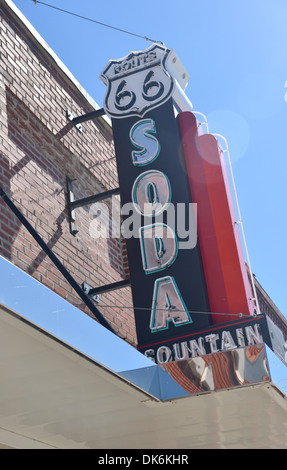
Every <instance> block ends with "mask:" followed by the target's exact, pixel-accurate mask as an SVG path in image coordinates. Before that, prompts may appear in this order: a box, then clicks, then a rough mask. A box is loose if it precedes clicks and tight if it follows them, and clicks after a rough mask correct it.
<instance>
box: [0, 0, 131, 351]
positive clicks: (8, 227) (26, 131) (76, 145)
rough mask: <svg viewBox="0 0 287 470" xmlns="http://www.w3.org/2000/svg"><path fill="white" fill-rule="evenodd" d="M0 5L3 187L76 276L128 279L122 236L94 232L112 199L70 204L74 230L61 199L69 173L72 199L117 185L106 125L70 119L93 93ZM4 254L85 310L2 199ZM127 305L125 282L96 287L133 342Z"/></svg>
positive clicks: (0, 244) (95, 280)
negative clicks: (105, 290)
mask: <svg viewBox="0 0 287 470" xmlns="http://www.w3.org/2000/svg"><path fill="white" fill-rule="evenodd" d="M0 5H1V30H0V40H1V44H0V46H1V61H0V163H1V166H0V184H1V187H2V188H3V189H4V190H5V191H6V192H7V194H8V195H9V196H10V197H11V199H12V200H13V202H14V203H15V204H16V205H17V207H18V208H19V209H20V210H21V211H22V213H23V214H24V215H25V217H26V218H27V219H28V220H29V222H30V223H31V224H32V225H33V227H34V228H35V229H36V230H37V231H38V233H39V234H40V236H41V237H42V238H43V239H44V241H45V242H46V243H47V244H48V246H49V247H50V248H51V249H52V250H53V251H54V253H55V254H56V255H57V256H58V258H59V259H60V260H61V261H62V262H63V264H64V266H65V267H66V268H67V269H68V270H69V271H70V273H71V274H72V276H73V277H74V278H75V279H76V281H77V282H78V283H79V284H81V283H82V282H83V281H85V282H87V283H88V284H89V285H90V286H91V287H98V286H100V285H104V284H109V283H111V282H115V281H119V280H122V279H125V278H127V277H128V276H129V273H128V266H127V257H126V248H125V243H124V240H123V239H121V238H110V237H109V238H106V237H103V236H102V237H98V235H99V233H103V230H102V228H103V226H104V227H109V229H111V201H110V200H105V201H104V203H100V204H93V205H89V206H85V207H82V208H78V209H76V211H75V213H76V228H77V230H78V233H77V234H76V236H73V235H72V234H71V233H70V230H69V216H68V211H67V204H66V177H67V176H68V177H69V178H71V179H72V180H73V188H74V191H75V197H76V199H78V198H82V197H86V196H90V195H93V194H96V193H99V192H102V191H106V190H108V189H112V188H116V187H117V186H118V181H117V171H116V166H115V159H114V147H113V140H112V134H111V129H110V128H109V126H108V124H107V123H106V122H105V121H104V120H103V119H102V118H100V119H98V120H94V121H88V122H85V123H83V124H82V132H81V133H80V132H79V131H78V130H77V129H76V128H75V127H73V128H71V126H69V121H68V120H67V116H66V112H67V110H70V111H71V112H72V113H73V114H74V116H79V115H81V114H85V113H87V112H91V111H93V110H94V108H93V106H92V103H91V101H92V100H91V99H89V98H88V97H87V96H86V94H85V93H83V92H82V90H81V89H80V87H78V86H77V84H76V83H75V81H74V80H72V79H70V77H68V76H67V74H66V73H65V71H64V70H63V68H62V67H61V66H59V65H58V64H57V62H56V61H55V60H54V58H53V57H51V55H50V54H49V53H48V52H47V50H45V49H44V48H43V47H42V46H41V43H40V42H39V41H37V40H36V39H35V37H34V36H33V35H32V34H31V33H30V32H29V30H28V29H27V27H26V26H25V25H24V24H23V23H22V22H21V21H20V20H19V18H17V16H16V15H15V14H14V13H13V12H12V11H11V10H10V9H9V8H8V7H7V5H6V4H5V2H4V1H3V0H0ZM99 211H100V212H99ZM100 229H101V230H102V231H101V230H100ZM0 254H1V255H2V256H4V257H5V258H7V259H9V260H10V261H12V262H13V263H14V264H15V265H17V266H18V267H20V268H21V269H23V270H24V271H26V272H27V273H29V274H30V275H32V276H33V277H35V278H36V279H38V280H39V281H40V282H42V283H43V284H45V285H46V286H47V287H49V288H50V289H52V290H53V291H55V292H56V293H57V294H59V295H60V296H62V297H63V298H65V299H66V300H68V301H69V302H71V303H72V304H73V305H76V306H77V307H78V308H80V309H82V310H83V311H85V312H86V313H87V314H89V311H88V309H87V308H86V307H85V306H84V305H83V303H82V301H81V299H80V298H79V297H78V296H77V294H75V292H74V291H73V290H72V288H71V287H70V285H69V284H68V283H67V282H66V281H65V279H64V278H63V276H62V275H61V273H59V271H58V270H57V269H56V268H55V266H54V265H53V263H52V262H51V261H50V259H49V258H48V257H47V256H46V255H45V253H44V252H43V251H42V250H41V249H40V248H39V246H38V245H37V243H36V242H35V241H34V239H33V238H32V237H31V235H30V234H29V233H28V232H27V230H26V229H25V228H24V227H23V226H21V224H20V223H19V222H18V221H17V219H16V218H15V216H14V215H13V213H12V212H11V211H10V209H8V208H7V207H6V205H5V203H4V202H3V201H2V200H1V201H0ZM131 307H132V301H131V292H130V288H125V289H121V290H117V291H114V292H110V293H106V294H102V295H101V297H100V303H99V305H98V308H99V309H100V311H101V312H102V314H103V315H104V316H105V317H106V319H107V320H108V321H109V322H110V324H111V325H112V326H113V328H114V329H115V330H116V331H117V332H118V333H119V335H120V336H121V337H122V338H124V339H126V340H127V341H128V342H129V343H131V344H135V343H136V335H135V325H134V317H133V310H132V308H131Z"/></svg>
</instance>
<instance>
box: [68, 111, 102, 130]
mask: <svg viewBox="0 0 287 470" xmlns="http://www.w3.org/2000/svg"><path fill="white" fill-rule="evenodd" d="M66 114H67V118H68V119H69V121H71V122H72V124H73V125H74V126H75V127H76V128H77V129H78V131H79V132H82V126H81V123H82V122H86V121H91V120H92V119H97V118H99V117H101V116H103V115H104V114H106V112H105V110H104V108H100V109H97V110H95V111H92V112H90V113H86V114H82V115H81V116H76V117H74V115H73V113H72V112H71V111H69V110H68V111H67V112H66Z"/></svg>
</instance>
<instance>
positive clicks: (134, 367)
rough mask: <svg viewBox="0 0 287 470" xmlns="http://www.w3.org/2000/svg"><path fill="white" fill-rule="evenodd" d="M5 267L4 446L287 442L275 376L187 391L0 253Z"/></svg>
mask: <svg viewBox="0 0 287 470" xmlns="http://www.w3.org/2000/svg"><path fill="white" fill-rule="evenodd" d="M0 273H1V274H0V277H1V291H0V303H1V307H0V357H1V359H0V363H1V366H0V367H1V369H0V448H1V447H2V448H18V449H20V448H31V449H37V448H39V449H45V448H60V449H65V448H66V449H76V448H77V449H195V448H200V449H207V448H225V449H227V448H240V449H242V448H286V447H287V413H286V411H287V403H286V397H285V395H284V394H283V393H282V392H281V391H280V390H279V388H278V387H277V386H276V385H275V383H274V382H272V381H268V382H265V383H259V384H255V385H250V386H244V387H238V388H234V389H232V390H224V391H217V392H212V393H207V394H202V395H198V396H195V395H193V396H190V395H188V393H186V392H185V391H184V390H183V389H181V387H179V385H177V384H176V383H175V382H174V381H173V379H171V377H169V376H168V374H166V373H165V372H164V371H163V370H161V368H160V367H159V366H157V365H155V364H153V363H152V362H151V361H150V360H149V359H147V358H145V357H144V356H143V355H141V354H140V353H139V352H138V351H136V350H135V349H134V348H132V347H131V346H129V345H128V344H126V343H125V342H124V341H122V340H121V339H120V338H118V337H117V336H115V335H113V334H112V333H111V332H109V331H108V330H106V329H105V328H104V327H102V326H101V325H99V324H98V323H97V322H96V321H94V320H92V319H91V318H90V317H88V316H87V315H85V314H83V313H82V312H80V311H79V310H77V309H76V308H74V307H73V306H72V305H70V304H68V303H67V302H65V301H64V300H63V299H61V298H60V297H59V296H57V295H56V294H54V293H53V292H52V291H50V290H49V289H47V288H45V287H44V286H43V285H42V284H40V283H38V282H37V281H35V280H34V279H33V278H31V277H30V276H28V275H26V274H25V273H23V272H22V271H20V270H19V269H18V268H16V267H15V266H13V265H12V264H11V263H9V262H7V261H6V260H4V259H3V258H0ZM32 293H33V295H31V294H32ZM285 369H286V368H285ZM123 371H130V372H133V374H130V377H132V376H133V377H134V380H132V381H130V380H128V379H125V378H123V375H125V376H126V377H127V376H128V374H126V373H125V374H123ZM137 377H140V380H138V379H137ZM283 380H285V379H283Z"/></svg>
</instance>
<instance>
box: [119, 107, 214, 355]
mask: <svg viewBox="0 0 287 470" xmlns="http://www.w3.org/2000/svg"><path fill="white" fill-rule="evenodd" d="M112 128H113V135H114V143H115V151H116V157H117V168H118V177H119V187H120V195H121V204H122V213H123V217H124V229H125V232H124V234H125V238H126V243H127V253H128V262H129V269H130V280H131V289H132V297H133V304H134V309H135V322H136V330H137V337H138V346H139V348H141V347H143V346H144V345H146V344H149V343H151V342H152V343H153V342H162V341H167V340H170V339H171V338H173V337H175V336H179V335H180V336H181V335H186V334H189V333H190V332H192V331H196V330H199V329H201V328H205V327H208V326H209V325H210V315H209V314H208V312H209V304H208V297H207V292H206V285H205V279H204V272H203V267H202V262H201V254H200V248H199V244H198V242H197V236H196V224H195V222H196V212H194V209H195V207H194V205H192V204H191V203H192V201H191V196H190V192H189V185H188V182H187V177H186V171H185V164H184V158H183V155H182V152H181V139H180V133H179V128H178V124H177V120H176V118H175V116H174V110H173V104H172V99H169V100H168V101H167V102H165V103H164V104H162V105H161V106H160V107H157V108H154V109H152V110H151V111H149V112H147V113H146V114H145V115H144V117H141V118H140V117H134V116H131V117H126V118H122V119H118V118H116V119H112Z"/></svg>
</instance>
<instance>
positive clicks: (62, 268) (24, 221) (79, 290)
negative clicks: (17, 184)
mask: <svg viewBox="0 0 287 470" xmlns="http://www.w3.org/2000/svg"><path fill="white" fill-rule="evenodd" d="M0 197H1V198H2V199H3V201H4V202H5V203H6V205H7V206H8V207H9V208H10V209H11V210H12V212H13V213H14V214H15V216H16V217H17V219H18V220H19V221H20V222H21V224H23V225H24V227H25V228H26V229H27V230H28V232H29V233H30V234H31V235H32V237H33V238H34V240H35V241H36V242H37V243H38V244H39V245H40V247H41V248H42V250H43V251H44V252H45V253H46V255H47V256H48V257H49V258H50V260H51V261H52V262H53V263H54V265H55V266H56V267H57V269H58V270H59V271H60V272H61V274H62V275H63V276H64V278H65V279H66V281H67V282H68V283H69V284H70V285H71V286H72V288H73V289H74V290H75V291H76V292H77V294H78V295H79V297H80V298H81V299H82V301H83V302H84V303H85V304H86V306H87V307H88V308H89V310H90V311H91V312H92V314H93V316H94V317H95V318H96V319H97V320H98V321H99V323H100V324H101V325H103V326H104V327H105V328H107V329H108V330H110V331H111V332H112V333H114V334H115V335H116V334H117V333H116V332H115V330H114V329H113V328H112V326H111V325H110V324H109V323H108V322H107V320H106V319H105V317H104V316H103V315H102V313H101V312H100V311H99V310H98V308H97V307H96V306H95V305H94V303H93V302H92V301H91V299H90V298H89V296H88V295H87V294H86V293H85V292H84V291H83V289H82V288H81V287H80V286H79V284H78V283H77V282H76V281H75V279H74V278H73V276H72V275H71V274H70V273H69V271H68V270H67V269H66V268H65V266H64V265H63V264H62V263H61V261H60V260H59V259H58V258H57V256H56V255H55V254H54V253H53V251H52V250H51V249H50V248H49V246H48V245H47V243H45V242H44V240H43V239H42V238H41V237H40V235H39V234H38V232H37V231H36V230H35V229H34V228H33V227H32V225H31V224H30V222H28V220H27V219H26V218H25V217H24V215H23V214H22V212H21V211H20V210H19V209H18V208H17V207H16V206H15V204H14V203H13V202H12V201H11V199H10V198H9V197H8V195H7V194H6V193H5V191H4V190H3V189H2V188H1V187H0Z"/></svg>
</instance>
